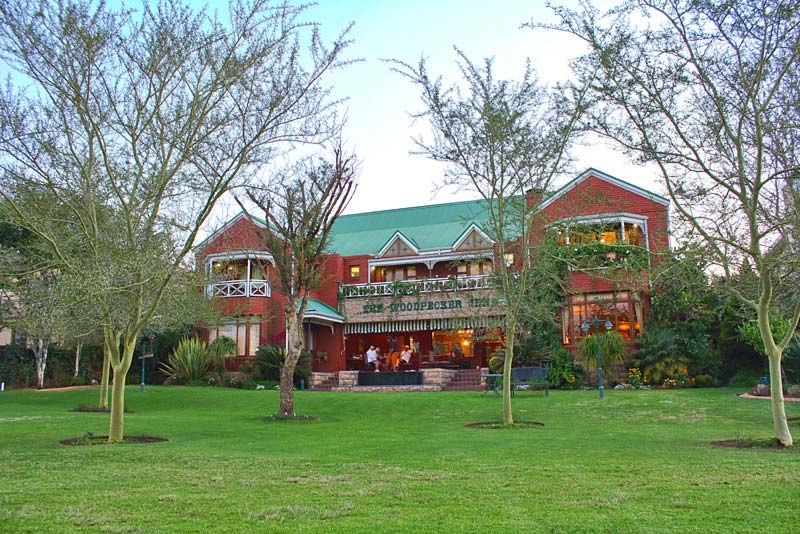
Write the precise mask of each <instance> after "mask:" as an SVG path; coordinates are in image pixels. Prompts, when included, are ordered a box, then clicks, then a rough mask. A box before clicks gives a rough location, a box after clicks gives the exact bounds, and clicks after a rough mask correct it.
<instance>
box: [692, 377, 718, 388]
mask: <svg viewBox="0 0 800 534" xmlns="http://www.w3.org/2000/svg"><path fill="white" fill-rule="evenodd" d="M694 385H695V387H698V388H710V387H711V386H713V385H714V377H713V376H711V375H697V376H695V377H694Z"/></svg>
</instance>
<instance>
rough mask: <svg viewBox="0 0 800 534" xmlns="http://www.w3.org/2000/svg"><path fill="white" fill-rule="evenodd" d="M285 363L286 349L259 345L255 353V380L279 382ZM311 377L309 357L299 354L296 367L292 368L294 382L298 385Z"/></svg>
mask: <svg viewBox="0 0 800 534" xmlns="http://www.w3.org/2000/svg"><path fill="white" fill-rule="evenodd" d="M285 361H286V349H285V348H284V347H283V346H281V345H261V346H259V347H258V350H257V351H256V359H255V361H254V364H255V368H256V373H255V376H254V378H255V380H257V381H258V380H274V381H280V379H281V369H283V364H284V362H285ZM309 376H311V355H310V354H309V353H308V352H303V353H301V354H300V359H299V360H297V366H295V368H294V382H295V384H299V382H300V379H301V378H308V377H309Z"/></svg>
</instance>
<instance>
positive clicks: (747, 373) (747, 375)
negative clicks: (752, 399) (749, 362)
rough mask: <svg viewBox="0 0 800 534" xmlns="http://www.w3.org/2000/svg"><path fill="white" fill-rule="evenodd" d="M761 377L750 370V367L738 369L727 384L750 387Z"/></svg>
mask: <svg viewBox="0 0 800 534" xmlns="http://www.w3.org/2000/svg"><path fill="white" fill-rule="evenodd" d="M760 377H761V375H760V374H759V373H756V372H755V371H751V370H750V369H741V370H739V371H738V372H737V373H736V374H735V375H733V377H732V378H731V380H730V383H729V385H730V386H732V387H736V388H752V387H755V385H756V384H758V380H759V378H760Z"/></svg>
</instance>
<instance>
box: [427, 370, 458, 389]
mask: <svg viewBox="0 0 800 534" xmlns="http://www.w3.org/2000/svg"><path fill="white" fill-rule="evenodd" d="M454 376H456V371H453V370H452V369H423V371H422V383H423V384H424V385H426V386H440V387H443V386H446V385H447V384H449V383H450V381H451V380H453V377H454Z"/></svg>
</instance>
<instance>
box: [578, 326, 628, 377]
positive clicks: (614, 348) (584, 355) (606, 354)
mask: <svg viewBox="0 0 800 534" xmlns="http://www.w3.org/2000/svg"><path fill="white" fill-rule="evenodd" d="M595 335H596V334H591V335H588V336H586V337H584V338H583V339H581V340H580V342H579V343H578V356H580V357H581V359H583V360H584V361H586V367H588V368H589V369H597V338H596V337H595ZM600 358H601V359H602V363H603V367H604V368H608V367H611V364H612V363H616V362H621V361H622V360H623V359H624V358H625V339H624V338H623V337H622V335H621V334H620V333H619V332H616V331H610V332H602V333H601V334H600Z"/></svg>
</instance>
